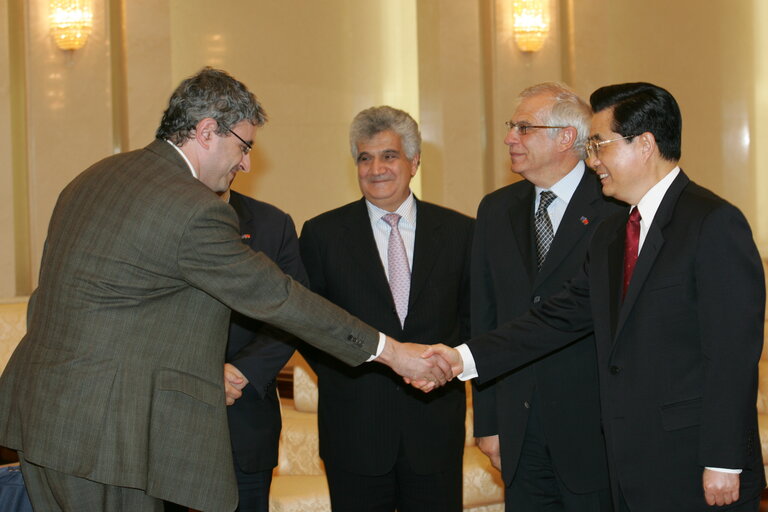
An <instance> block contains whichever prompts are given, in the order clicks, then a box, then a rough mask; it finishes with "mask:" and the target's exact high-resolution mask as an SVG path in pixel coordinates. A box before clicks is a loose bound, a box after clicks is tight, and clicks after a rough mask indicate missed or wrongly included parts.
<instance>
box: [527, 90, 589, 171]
mask: <svg viewBox="0 0 768 512" xmlns="http://www.w3.org/2000/svg"><path fill="white" fill-rule="evenodd" d="M538 95H549V96H552V97H553V98H554V100H555V103H554V105H552V109H551V110H550V111H549V112H548V113H547V114H546V115H545V117H544V119H542V121H543V122H544V123H545V124H547V125H548V126H573V127H574V128H576V141H575V142H574V144H573V150H574V152H576V153H577V154H578V155H579V158H584V157H585V153H584V145H585V144H586V143H587V139H588V138H589V122H590V119H591V118H592V109H591V108H590V106H589V105H588V104H587V103H586V102H585V101H584V100H582V99H581V98H579V96H578V95H577V94H576V92H575V91H574V90H573V89H571V88H570V87H568V86H567V85H565V84H563V83H561V82H543V83H540V84H536V85H532V86H530V87H528V88H526V89H524V90H523V92H521V93H520V94H519V95H518V101H522V100H523V99H525V98H530V97H531V96H538ZM549 136H550V137H551V138H555V137H557V132H555V131H551V132H550V135H549Z"/></svg>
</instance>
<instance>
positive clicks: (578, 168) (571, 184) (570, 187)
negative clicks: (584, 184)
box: [536, 160, 586, 206]
mask: <svg viewBox="0 0 768 512" xmlns="http://www.w3.org/2000/svg"><path fill="white" fill-rule="evenodd" d="M585 170H586V166H585V165H584V161H583V160H579V161H578V162H577V163H576V165H575V166H574V168H573V169H571V170H570V171H568V174H566V175H565V176H563V177H562V178H560V181H558V182H557V183H555V184H554V185H552V186H551V187H550V188H548V189H546V188H541V187H538V186H537V187H536V206H538V204H539V198H540V197H541V192H542V191H544V190H551V191H552V192H554V193H555V195H556V196H557V197H558V199H562V200H563V201H564V202H565V204H568V203H570V202H571V197H573V194H574V193H575V192H576V189H577V188H578V186H579V183H581V178H582V177H583V176H584V172H585Z"/></svg>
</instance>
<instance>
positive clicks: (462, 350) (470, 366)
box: [456, 343, 477, 381]
mask: <svg viewBox="0 0 768 512" xmlns="http://www.w3.org/2000/svg"><path fill="white" fill-rule="evenodd" d="M456 350H458V351H459V355H460V356H461V360H462V362H463V363H464V371H463V372H461V373H460V374H458V375H457V376H456V377H457V378H458V379H459V380H461V381H465V380H469V379H474V378H475V377H477V367H476V366H475V358H474V357H472V351H471V350H469V347H468V346H467V344H466V343H462V344H461V345H459V346H458V347H456Z"/></svg>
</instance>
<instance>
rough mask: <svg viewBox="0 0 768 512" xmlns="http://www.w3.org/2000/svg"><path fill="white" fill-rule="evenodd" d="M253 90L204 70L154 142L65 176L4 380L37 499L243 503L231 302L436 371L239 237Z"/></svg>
mask: <svg viewBox="0 0 768 512" xmlns="http://www.w3.org/2000/svg"><path fill="white" fill-rule="evenodd" d="M264 120H265V118H264V113H263V110H262V109H261V106H260V105H259V104H258V102H257V101H256V98H255V97H254V96H253V94H252V93H250V92H249V91H248V89H247V88H246V87H245V86H244V85H243V84H242V83H240V82H238V81H237V80H235V79H234V78H232V77H231V76H229V75H228V74H226V73H225V72H223V71H218V70H213V69H204V70H202V71H201V72H200V73H198V74H197V75H195V76H193V77H191V78H189V79H186V80H184V81H183V82H182V83H181V85H180V86H179V87H178V88H177V89H176V91H175V92H174V93H173V95H172V96H171V99H170V103H169V106H168V109H167V110H166V111H165V114H164V116H163V120H162V122H161V125H160V128H159V129H158V131H157V137H158V138H157V140H155V141H154V142H152V143H151V144H150V145H148V146H147V147H145V148H144V149H141V150H138V151H132V152H129V153H123V154H120V155H115V156H111V157H109V158H106V159H105V160H102V161H101V162H98V163H96V164H94V165H93V166H92V167H90V168H89V169H87V170H86V171H84V172H83V173H82V174H80V175H79V176H78V177H76V178H75V179H74V180H73V181H72V182H71V183H70V184H69V185H68V186H67V187H66V188H65V189H64V190H63V191H62V193H61V195H60V196H59V200H58V202H57V204H56V208H55V209H54V212H53V215H52V217H51V221H50V226H49V229H48V238H47V240H46V244H45V251H44V254H43V259H42V264H41V272H40V283H39V286H38V288H37V290H35V292H34V294H33V295H32V297H31V298H30V301H29V314H28V327H27V335H26V336H25V337H24V339H22V341H21V342H20V344H19V346H18V347H17V349H16V351H15V352H14V354H13V356H12V357H11V360H10V361H9V363H8V366H7V368H6V369H5V371H4V372H3V375H2V377H1V378H0V444H2V445H4V446H7V447H9V448H12V449H16V450H18V452H19V458H20V460H21V464H22V472H23V474H24V480H25V483H26V485H27V490H28V492H29V496H30V499H31V501H32V504H33V506H34V507H35V509H37V510H44V511H57V510H66V511H83V510H105V511H112V510H126V511H127V510H130V511H133V510H142V511H145V510H149V511H151V510H162V506H163V504H162V500H163V499H166V500H168V501H171V502H174V503H179V504H181V505H184V506H189V507H192V508H195V509H198V510H202V511H219V510H221V511H231V510H233V509H234V508H235V506H236V504H237V485H236V482H235V477H234V471H233V469H232V468H233V464H232V453H231V447H230V443H229V436H228V430H227V418H226V410H225V407H226V405H225V400H224V392H223V389H222V387H223V367H224V349H225V344H226V336H227V326H228V323H229V317H230V308H231V309H235V310H237V311H238V312H240V313H242V314H244V315H246V316H249V317H254V318H258V319H260V320H263V321H266V322H269V323H271V324H274V325H275V326H276V327H279V328H282V329H284V330H287V331H289V332H291V333H293V334H295V335H297V336H300V337H301V338H302V339H304V340H306V341H308V342H309V343H311V344H313V345H315V346H316V347H318V348H320V349H322V350H327V351H329V352H331V353H332V354H333V355H334V356H336V357H339V358H340V359H342V360H344V361H345V362H346V363H348V364H352V365H357V364H361V363H363V362H365V361H367V360H371V359H372V356H375V355H376V354H377V353H379V351H380V354H379V355H378V357H377V358H376V360H377V361H380V362H382V363H385V364H391V365H392V366H393V367H395V368H397V371H399V372H400V373H401V374H404V375H406V376H408V377H412V376H415V375H417V374H424V375H425V376H426V380H430V381H433V382H436V383H438V384H439V383H442V382H444V380H445V374H444V373H443V370H442V369H440V367H439V366H436V365H434V364H433V363H432V362H430V363H429V364H428V365H427V366H424V365H417V364H416V363H415V360H414V358H413V357H412V356H413V355H414V354H420V353H421V352H423V347H419V346H414V345H408V344H400V343H397V342H396V341H394V340H392V339H390V338H387V337H385V336H383V335H380V334H379V333H378V332H377V331H376V330H375V329H373V328H371V327H369V326H368V325H366V324H364V323H363V322H361V321H359V320H357V319H356V318H354V317H352V316H350V315H349V314H347V313H346V312H344V311H342V310H341V309H339V308H338V307H336V306H334V305H333V304H331V303H329V302H328V301H326V300H324V299H322V298H320V297H317V296H316V295H314V294H312V293H311V292H309V291H308V290H306V289H305V288H304V287H303V286H301V285H300V284H298V283H296V282H295V281H293V280H292V279H290V278H289V277H287V276H286V275H285V274H283V273H282V272H280V270H279V269H278V268H277V266H276V265H275V264H274V263H273V262H272V261H270V260H269V258H267V257H266V256H264V255H263V254H260V253H256V252H254V251H252V250H251V249H249V248H248V247H247V246H246V245H244V244H243V243H242V241H241V238H240V232H239V229H238V222H237V216H236V215H235V212H234V210H232V208H231V207H230V206H229V205H227V204H226V203H225V202H224V201H222V200H221V198H219V196H217V195H216V193H218V192H223V191H225V190H226V189H227V187H228V186H229V183H230V181H231V174H232V173H234V172H237V171H238V170H240V169H248V168H249V166H250V160H249V157H248V152H249V150H250V148H251V143H252V139H253V133H254V129H255V127H256V126H260V125H262V124H263V123H264Z"/></svg>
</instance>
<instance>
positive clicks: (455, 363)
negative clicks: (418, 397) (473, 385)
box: [375, 336, 464, 393]
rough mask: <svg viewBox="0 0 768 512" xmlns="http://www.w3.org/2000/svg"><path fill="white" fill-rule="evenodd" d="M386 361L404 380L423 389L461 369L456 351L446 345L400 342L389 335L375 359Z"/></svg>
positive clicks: (455, 373)
mask: <svg viewBox="0 0 768 512" xmlns="http://www.w3.org/2000/svg"><path fill="white" fill-rule="evenodd" d="M375 361H378V362H380V363H382V364H386V365H387V366H389V367H390V368H392V370H394V371H395V373H397V374H398V375H400V376H401V377H403V380H405V382H406V384H410V385H411V386H413V387H415V388H416V389H420V390H421V391H424V392H425V393H428V392H430V391H432V390H433V389H435V388H438V387H440V386H444V385H445V384H446V383H447V382H449V381H451V380H452V379H453V378H454V377H456V376H457V375H459V374H460V373H461V372H462V371H464V362H463V361H462V360H461V356H460V355H459V352H458V351H457V350H456V349H454V348H451V347H449V346H447V345H442V344H438V345H420V344H418V343H400V342H399V341H396V340H394V339H392V338H390V337H389V336H387V342H386V344H385V346H384V350H383V351H382V353H381V354H380V355H379V357H377V358H376V359H375Z"/></svg>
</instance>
